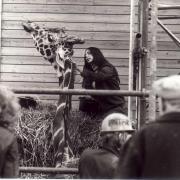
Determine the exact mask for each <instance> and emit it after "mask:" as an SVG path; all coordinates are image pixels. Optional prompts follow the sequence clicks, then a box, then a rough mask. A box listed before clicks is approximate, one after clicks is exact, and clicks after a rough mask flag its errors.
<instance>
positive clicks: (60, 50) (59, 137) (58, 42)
mask: <svg viewBox="0 0 180 180" xmlns="http://www.w3.org/2000/svg"><path fill="white" fill-rule="evenodd" d="M22 26H23V28H24V30H25V31H26V32H28V33H30V34H31V36H32V38H33V40H34V44H35V47H36V49H37V50H38V51H39V52H40V54H41V55H42V56H43V57H44V59H45V60H48V61H49V62H50V63H51V64H52V65H53V67H54V69H55V70H56V73H57V76H58V78H59V85H60V87H61V88H63V89H73V88H74V69H76V65H75V63H74V62H73V61H72V56H73V53H74V52H73V45H75V44H83V43H84V40H83V39H81V38H79V37H77V36H72V35H68V34H67V33H66V32H65V28H64V27H63V28H46V27H44V26H43V27H40V26H39V25H38V24H36V23H34V22H30V21H27V22H23V23H22ZM70 108H71V96H70V95H60V97H59V101H58V106H57V111H56V116H55V119H54V121H53V138H52V140H53V145H54V149H55V166H56V167H57V166H59V164H62V160H63V158H64V157H68V156H67V154H66V153H67V151H68V153H69V154H72V148H70V137H69V134H68V116H69V110H70Z"/></svg>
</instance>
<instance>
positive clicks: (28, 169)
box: [19, 167, 79, 174]
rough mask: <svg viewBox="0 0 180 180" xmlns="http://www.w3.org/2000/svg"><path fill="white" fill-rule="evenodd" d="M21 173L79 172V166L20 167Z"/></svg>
mask: <svg viewBox="0 0 180 180" xmlns="http://www.w3.org/2000/svg"><path fill="white" fill-rule="evenodd" d="M19 171H20V173H52V174H57V173H58V174H78V173H79V172H78V169H77V168H50V167H20V168H19Z"/></svg>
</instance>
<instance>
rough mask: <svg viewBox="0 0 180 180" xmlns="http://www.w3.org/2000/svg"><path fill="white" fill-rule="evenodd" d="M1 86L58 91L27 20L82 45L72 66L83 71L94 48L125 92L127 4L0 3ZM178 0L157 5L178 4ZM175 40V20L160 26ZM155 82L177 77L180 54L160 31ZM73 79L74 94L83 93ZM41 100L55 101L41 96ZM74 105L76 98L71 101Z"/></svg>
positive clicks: (89, 0)
mask: <svg viewBox="0 0 180 180" xmlns="http://www.w3.org/2000/svg"><path fill="white" fill-rule="evenodd" d="M2 1H3V6H2V48H1V50H2V55H1V65H0V68H1V70H0V72H1V76H0V77H1V79H0V81H1V83H3V84H6V85H9V86H12V87H36V88H38V87H39V88H43V87H45V88H54V87H58V81H57V78H56V74H55V72H54V70H53V68H52V67H51V66H50V65H49V63H48V62H46V61H44V60H43V58H42V57H41V56H40V54H39V53H38V52H37V51H36V49H35V48H34V46H33V41H32V39H31V37H30V36H29V34H28V33H26V32H25V31H24V30H23V28H22V26H21V23H22V22H23V21H26V20H31V21H35V22H37V23H39V24H40V25H43V24H44V25H45V26H48V27H62V26H64V27H66V29H67V31H68V33H69V34H74V35H78V36H80V37H82V38H84V39H85V40H86V42H85V44H83V45H75V47H74V48H75V53H74V61H76V62H77V64H78V66H79V67H80V68H82V65H83V58H82V57H83V54H84V49H85V48H87V47H89V46H95V47H98V48H100V49H101V50H102V52H103V53H104V55H105V57H106V58H107V59H108V60H109V61H111V62H112V64H114V65H115V66H116V67H117V69H118V73H119V76H120V79H121V87H122V89H123V90H127V89H128V49H129V17H130V0H111V1H109V0H49V1H47V0H2ZM178 1H179V0H161V2H162V3H167V4H169V3H171V4H172V3H174V4H178V3H179V2H178ZM168 14H170V15H174V14H177V15H179V10H164V11H161V12H160V15H168ZM163 22H164V23H165V24H168V27H169V28H170V29H171V30H172V31H173V32H175V34H176V35H177V36H178V37H180V36H179V34H180V22H179V20H163ZM158 50H159V51H158V76H159V77H162V76H167V75H170V74H177V73H178V72H179V68H180V65H179V64H180V60H179V57H180V51H179V49H178V48H177V47H176V45H174V43H173V42H172V41H171V39H170V38H169V37H168V36H167V35H166V34H165V33H164V32H163V30H161V29H160V28H159V33H158ZM81 81H82V79H81V77H80V76H79V75H77V76H76V86H75V87H76V88H80V87H81ZM38 98H39V99H41V100H45V99H47V100H54V99H57V96H52V95H48V96H46V95H40V96H38ZM73 99H74V100H77V99H78V98H77V96H73Z"/></svg>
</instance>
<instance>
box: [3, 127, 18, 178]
mask: <svg viewBox="0 0 180 180" xmlns="http://www.w3.org/2000/svg"><path fill="white" fill-rule="evenodd" d="M18 161H19V159H18V146H17V140H16V138H15V136H14V135H13V134H12V133H11V132H10V131H9V130H7V129H5V128H3V127H0V178H17V177H18V173H19V172H18V168H19V162H18Z"/></svg>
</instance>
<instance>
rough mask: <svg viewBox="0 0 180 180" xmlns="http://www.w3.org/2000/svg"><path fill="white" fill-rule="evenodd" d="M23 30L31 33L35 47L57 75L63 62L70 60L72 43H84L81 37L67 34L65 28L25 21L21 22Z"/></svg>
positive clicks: (59, 74)
mask: <svg viewBox="0 0 180 180" xmlns="http://www.w3.org/2000/svg"><path fill="white" fill-rule="evenodd" d="M22 26H23V28H24V30H25V31H26V32H28V33H30V34H31V36H32V38H33V40H34V43H35V47H36V49H37V50H38V51H39V52H40V54H41V55H42V56H43V57H44V59H46V60H48V61H49V62H50V63H52V65H53V66H54V69H55V70H56V71H57V75H58V77H60V76H61V75H62V73H61V72H62V69H64V62H65V61H66V60H71V57H72V55H73V45H74V44H82V43H84V40H83V39H80V38H78V37H76V36H71V35H68V34H67V33H66V32H65V28H46V27H40V26H39V25H38V24H36V23H34V22H31V21H27V22H24V23H22Z"/></svg>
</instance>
